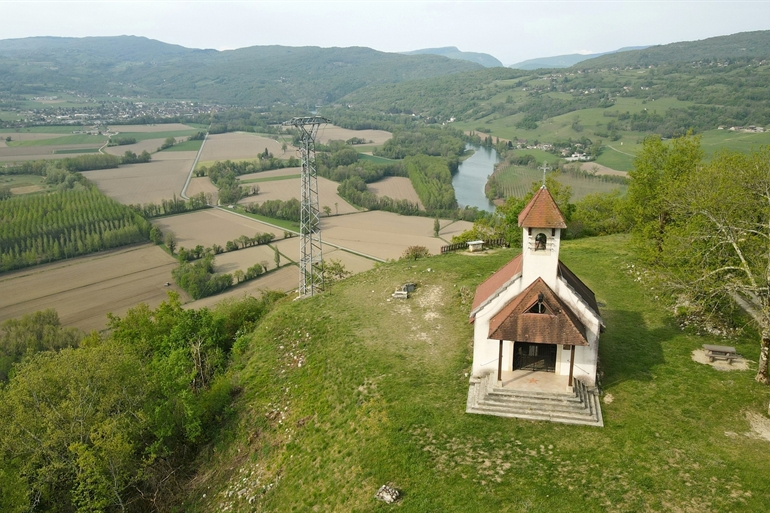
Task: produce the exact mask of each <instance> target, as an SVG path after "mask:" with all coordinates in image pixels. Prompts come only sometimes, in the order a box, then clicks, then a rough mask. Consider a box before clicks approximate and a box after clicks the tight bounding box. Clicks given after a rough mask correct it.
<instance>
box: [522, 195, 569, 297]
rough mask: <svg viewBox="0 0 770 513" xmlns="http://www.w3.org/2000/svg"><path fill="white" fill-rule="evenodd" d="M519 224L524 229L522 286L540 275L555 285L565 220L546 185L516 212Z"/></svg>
mask: <svg viewBox="0 0 770 513" xmlns="http://www.w3.org/2000/svg"><path fill="white" fill-rule="evenodd" d="M519 227H521V228H522V230H523V233H522V248H521V250H522V257H523V258H522V260H523V268H522V278H523V280H524V281H523V284H522V285H523V287H527V286H528V285H529V284H530V283H532V282H533V281H535V280H536V279H537V278H542V279H543V281H545V282H546V284H548V286H549V287H551V288H552V289H554V288H556V275H557V269H558V267H559V246H560V240H561V231H562V230H563V229H564V228H566V227H567V223H566V222H565V221H564V216H563V215H562V213H561V211H560V210H559V207H558V206H557V205H556V202H555V201H554V199H553V197H552V196H551V193H549V192H548V189H547V188H546V186H545V185H543V186H542V187H541V188H540V190H539V191H537V194H535V196H534V197H533V198H532V200H531V201H530V202H529V203H528V204H527V206H526V207H524V210H522V211H521V213H520V214H519Z"/></svg>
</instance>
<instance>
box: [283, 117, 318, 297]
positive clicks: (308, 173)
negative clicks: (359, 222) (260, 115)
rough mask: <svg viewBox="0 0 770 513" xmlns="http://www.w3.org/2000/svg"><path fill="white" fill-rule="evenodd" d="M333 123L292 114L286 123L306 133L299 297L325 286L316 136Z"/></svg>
mask: <svg viewBox="0 0 770 513" xmlns="http://www.w3.org/2000/svg"><path fill="white" fill-rule="evenodd" d="M326 123H329V120H328V119H326V118H322V117H320V116H312V117H304V118H292V119H290V120H289V121H286V122H285V123H284V125H291V126H293V127H295V128H298V129H299V130H300V131H301V133H302V147H301V148H300V152H301V154H302V179H301V189H302V190H301V191H300V198H301V199H300V203H301V211H300V223H299V237H300V241H299V291H298V292H299V297H305V296H312V295H314V294H315V293H316V292H321V291H322V290H323V286H324V279H323V255H322V254H321V215H320V213H319V209H318V171H317V170H316V167H315V136H316V134H317V133H318V128H319V127H320V126H321V125H323V124H326Z"/></svg>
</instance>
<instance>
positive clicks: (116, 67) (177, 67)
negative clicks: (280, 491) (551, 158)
mask: <svg viewBox="0 0 770 513" xmlns="http://www.w3.org/2000/svg"><path fill="white" fill-rule="evenodd" d="M478 69H482V68H481V65H479V64H474V63H472V62H467V61H463V60H457V59H448V58H445V57H441V56H437V55H400V54H395V53H385V52H379V51H376V50H372V49H370V48H363V47H350V48H319V47H286V46H253V47H248V48H240V49H237V50H227V51H217V50H198V49H190V48H185V47H182V46H179V45H171V44H167V43H163V42H160V41H155V40H151V39H147V38H144V37H137V36H117V37H88V38H60V37H34V38H24V39H6V40H0V91H5V92H10V93H12V94H13V93H16V94H28V93H37V92H45V91H51V90H76V91H82V92H86V93H91V94H104V93H107V92H109V93H112V94H130V95H134V96H135V95H137V94H142V95H148V96H153V97H156V98H176V99H196V100H202V101H212V102H217V103H220V104H233V105H256V106H259V105H263V106H265V105H274V104H276V103H283V104H286V105H303V106H310V107H312V106H315V105H318V104H321V105H323V104H328V103H331V102H334V101H336V100H337V99H339V98H341V97H342V96H344V95H346V94H349V93H351V92H353V91H355V90H357V89H359V88H362V87H366V86H369V85H376V84H391V83H398V82H402V81H408V80H417V79H424V78H431V77H437V76H443V75H448V74H454V73H462V72H468V71H474V70H478Z"/></svg>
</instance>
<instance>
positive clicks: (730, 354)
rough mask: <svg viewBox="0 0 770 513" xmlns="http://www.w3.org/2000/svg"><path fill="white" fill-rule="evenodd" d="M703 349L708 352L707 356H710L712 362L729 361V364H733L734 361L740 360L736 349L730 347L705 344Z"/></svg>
mask: <svg viewBox="0 0 770 513" xmlns="http://www.w3.org/2000/svg"><path fill="white" fill-rule="evenodd" d="M703 349H705V350H706V356H708V358H709V361H710V362H713V361H714V360H727V363H729V364H732V363H733V360H736V359H738V358H740V356H739V355H738V353H737V352H736V351H735V348H734V347H730V346H715V345H711V344H703Z"/></svg>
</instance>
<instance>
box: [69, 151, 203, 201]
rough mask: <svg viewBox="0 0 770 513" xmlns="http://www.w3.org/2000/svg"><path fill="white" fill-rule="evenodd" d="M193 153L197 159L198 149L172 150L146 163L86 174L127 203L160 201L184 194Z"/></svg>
mask: <svg viewBox="0 0 770 513" xmlns="http://www.w3.org/2000/svg"><path fill="white" fill-rule="evenodd" d="M174 153H177V154H181V155H174ZM190 154H192V155H193V158H195V152H169V153H165V154H156V155H154V156H153V159H152V160H151V161H150V162H147V163H146V164H129V165H127V166H120V167H119V168H115V169H100V170H98V171H87V172H85V173H83V174H84V176H85V177H86V178H88V179H89V180H91V181H93V182H94V183H96V185H97V187H99V190H101V191H102V192H104V193H105V194H106V195H107V196H109V197H111V198H113V199H116V200H117V201H119V202H121V203H123V204H126V205H128V204H132V203H134V204H139V203H160V202H161V201H162V200H164V199H171V198H173V197H174V195H176V197H177V198H179V197H180V194H181V192H182V187H184V184H185V181H187V175H188V174H189V172H190V167H191V166H192V159H190V158H189V156H190Z"/></svg>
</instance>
